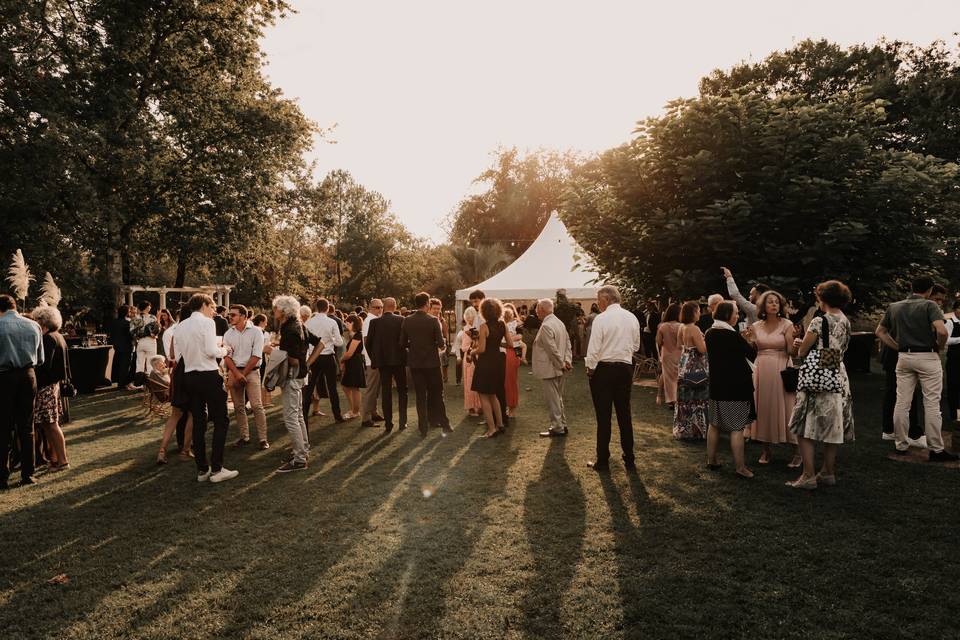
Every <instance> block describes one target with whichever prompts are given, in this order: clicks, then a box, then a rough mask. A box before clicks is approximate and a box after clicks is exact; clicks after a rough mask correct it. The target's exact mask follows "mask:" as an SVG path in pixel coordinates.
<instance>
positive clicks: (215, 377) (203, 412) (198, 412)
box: [176, 293, 239, 482]
mask: <svg viewBox="0 0 960 640" xmlns="http://www.w3.org/2000/svg"><path fill="white" fill-rule="evenodd" d="M189 304H190V309H191V314H190V317H189V318H187V319H186V320H184V321H182V322H181V323H180V324H179V325H178V326H177V336H176V337H177V340H176V350H177V354H176V355H177V357H178V358H183V365H184V366H183V370H184V374H183V390H184V393H185V394H186V396H187V398H188V400H189V402H190V413H191V415H192V416H193V455H194V457H195V458H196V462H197V474H198V475H197V480H198V481H199V482H207V481H210V482H223V481H224V480H230V479H231V478H236V477H237V475H239V473H238V472H237V471H231V470H230V469H227V468H226V467H224V466H223V450H224V447H225V446H226V443H227V429H228V428H229V426H230V418H229V417H228V416H227V392H226V391H225V390H224V388H223V378H222V377H221V376H220V366H219V365H218V364H217V358H223V357H226V356H227V350H226V349H224V348H223V347H221V346H220V345H219V344H218V340H217V326H216V324H214V322H213V316H214V314H215V313H216V305H215V304H214V302H213V298H211V297H210V296H209V295H207V294H205V293H197V294H194V295H193V297H191V298H190V302H189ZM208 411H209V412H210V417H211V418H212V419H213V450H212V451H211V454H210V464H209V465H208V464H207V439H206V437H205V436H206V431H207V412H208Z"/></svg>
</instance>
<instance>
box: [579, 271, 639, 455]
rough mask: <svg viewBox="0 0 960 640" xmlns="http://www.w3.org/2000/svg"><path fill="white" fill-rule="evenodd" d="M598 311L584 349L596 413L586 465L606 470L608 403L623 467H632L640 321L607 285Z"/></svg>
mask: <svg viewBox="0 0 960 640" xmlns="http://www.w3.org/2000/svg"><path fill="white" fill-rule="evenodd" d="M597 305H598V306H599V307H600V314H599V315H598V316H597V317H596V318H595V319H594V320H593V325H592V329H591V332H590V346H589V348H588V349H587V358H586V366H587V376H589V378H590V395H591V397H592V398H593V408H594V411H595V412H596V414H597V457H596V460H594V461H593V462H588V463H587V466H589V467H590V468H591V469H593V470H595V471H609V470H610V422H611V418H612V411H611V405H613V408H615V409H616V412H617V426H618V427H619V429H620V448H621V449H623V466H624V467H626V468H627V470H634V469H636V464H635V462H634V455H633V421H632V420H633V419H632V416H631V415H630V392H631V390H632V389H633V354H634V353H636V352H637V351H639V350H640V322H639V321H638V320H637V317H636V316H635V315H633V314H632V313H630V312H629V311H627V310H626V309H623V308H622V307H621V306H620V291H618V290H617V288H616V287H614V286H611V285H605V286H603V287H600V290H599V291H597Z"/></svg>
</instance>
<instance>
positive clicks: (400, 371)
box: [379, 365, 407, 431]
mask: <svg viewBox="0 0 960 640" xmlns="http://www.w3.org/2000/svg"><path fill="white" fill-rule="evenodd" d="M379 371H380V401H381V404H382V405H383V422H384V425H383V426H384V429H386V430H387V431H390V430H391V429H393V383H394V381H396V383H397V395H398V396H399V404H400V419H399V420H398V424H399V425H400V428H401V429H403V428H404V427H406V426H407V371H406V367H404V366H403V365H397V366H395V367H380V369H379Z"/></svg>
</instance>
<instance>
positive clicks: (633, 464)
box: [623, 462, 637, 471]
mask: <svg viewBox="0 0 960 640" xmlns="http://www.w3.org/2000/svg"><path fill="white" fill-rule="evenodd" d="M623 468H624V469H626V470H627V471H636V470H637V463H636V462H624V463H623Z"/></svg>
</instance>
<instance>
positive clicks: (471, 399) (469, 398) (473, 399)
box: [460, 307, 480, 416]
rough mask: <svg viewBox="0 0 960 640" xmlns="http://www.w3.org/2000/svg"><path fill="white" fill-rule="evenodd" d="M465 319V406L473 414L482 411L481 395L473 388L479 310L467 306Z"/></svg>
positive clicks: (462, 345)
mask: <svg viewBox="0 0 960 640" xmlns="http://www.w3.org/2000/svg"><path fill="white" fill-rule="evenodd" d="M463 320H464V322H465V323H466V326H465V328H464V330H463V335H462V336H461V337H460V353H462V354H464V356H463V408H464V409H465V410H466V412H467V413H469V414H470V415H471V416H475V415H479V413H480V395H479V394H478V393H477V392H476V391H474V390H473V372H474V371H475V370H476V367H477V363H476V362H474V360H473V356H471V355H470V350H471V348H472V347H474V346H475V345H476V343H477V335H478V332H477V330H476V329H475V328H474V324H475V323H476V320H477V310H476V309H474V308H473V307H467V309H466V311H464V312H463Z"/></svg>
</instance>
